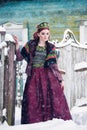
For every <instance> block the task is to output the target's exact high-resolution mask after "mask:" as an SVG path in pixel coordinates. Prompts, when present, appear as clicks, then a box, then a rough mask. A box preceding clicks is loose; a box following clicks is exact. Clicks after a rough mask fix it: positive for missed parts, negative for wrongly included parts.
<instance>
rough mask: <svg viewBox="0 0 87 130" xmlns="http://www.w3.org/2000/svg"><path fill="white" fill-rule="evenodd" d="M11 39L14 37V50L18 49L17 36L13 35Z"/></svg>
mask: <svg viewBox="0 0 87 130" xmlns="http://www.w3.org/2000/svg"><path fill="white" fill-rule="evenodd" d="M13 39H14V43H15V46H16V50H17V49H19V43H18V38H17V36H15V35H13Z"/></svg>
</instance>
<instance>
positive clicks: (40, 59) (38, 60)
mask: <svg viewBox="0 0 87 130" xmlns="http://www.w3.org/2000/svg"><path fill="white" fill-rule="evenodd" d="M45 58H46V48H45V47H42V46H37V47H36V52H35V56H34V57H33V67H34V68H36V67H41V66H44V62H45Z"/></svg>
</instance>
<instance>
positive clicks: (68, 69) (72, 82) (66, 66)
mask: <svg viewBox="0 0 87 130" xmlns="http://www.w3.org/2000/svg"><path fill="white" fill-rule="evenodd" d="M67 36H68V37H67ZM56 47H57V49H58V51H59V52H60V57H59V59H58V64H59V68H60V70H62V72H64V73H63V78H64V82H65V90H64V92H65V95H66V98H67V101H68V104H69V107H70V108H71V107H72V106H74V105H75V102H76V99H77V98H82V97H87V45H84V44H80V43H79V42H78V41H77V40H76V39H75V36H74V34H73V33H72V32H71V31H70V30H66V31H65V33H64V38H63V40H62V41H61V42H60V43H57V44H56Z"/></svg>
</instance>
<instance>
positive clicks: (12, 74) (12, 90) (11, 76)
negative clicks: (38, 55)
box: [7, 42, 16, 125]
mask: <svg viewBox="0 0 87 130" xmlns="http://www.w3.org/2000/svg"><path fill="white" fill-rule="evenodd" d="M7 44H8V45H9V51H8V94H7V122H8V124H9V125H14V123H15V98H16V97H15V95H16V64H15V61H14V55H15V45H14V44H13V43H11V42H8V43H7Z"/></svg>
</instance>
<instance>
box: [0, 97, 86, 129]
mask: <svg viewBox="0 0 87 130" xmlns="http://www.w3.org/2000/svg"><path fill="white" fill-rule="evenodd" d="M86 104H87V98H84V97H83V98H81V99H77V100H76V104H75V106H74V107H73V108H72V109H71V114H72V118H73V120H67V121H64V120H62V119H53V120H49V121H46V122H40V123H34V124H26V125H21V124H20V117H21V108H20V107H16V109H15V110H16V112H15V125H14V126H9V125H8V124H7V122H6V121H5V122H4V123H3V124H2V125H1V126H0V130H20V129H21V130H58V129H59V130H67V129H68V130H87V106H86ZM3 112H4V113H3V114H4V115H5V112H6V111H5V110H4V111H3Z"/></svg>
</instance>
